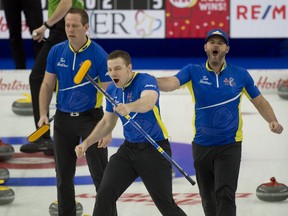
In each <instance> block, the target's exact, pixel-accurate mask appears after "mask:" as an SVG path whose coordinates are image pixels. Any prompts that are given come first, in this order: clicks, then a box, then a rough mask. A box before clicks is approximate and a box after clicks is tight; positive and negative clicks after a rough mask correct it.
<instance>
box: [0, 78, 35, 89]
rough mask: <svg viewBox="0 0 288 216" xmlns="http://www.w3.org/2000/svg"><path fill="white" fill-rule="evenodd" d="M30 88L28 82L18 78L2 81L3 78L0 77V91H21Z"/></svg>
mask: <svg viewBox="0 0 288 216" xmlns="http://www.w3.org/2000/svg"><path fill="white" fill-rule="evenodd" d="M22 90H25V91H27V90H30V86H29V84H25V83H23V82H21V81H19V80H16V79H15V80H13V81H9V82H4V81H3V78H0V91H22Z"/></svg>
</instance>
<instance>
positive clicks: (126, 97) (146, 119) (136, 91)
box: [106, 73, 168, 143]
mask: <svg viewBox="0 0 288 216" xmlns="http://www.w3.org/2000/svg"><path fill="white" fill-rule="evenodd" d="M145 90H154V91H156V92H157V93H158V95H159V89H158V86H157V81H156V79H155V78H154V77H152V76H150V75H148V74H144V73H134V75H133V78H132V80H131V81H130V82H129V83H127V85H126V86H125V88H123V89H122V88H117V87H116V86H115V85H114V83H111V84H110V85H109V87H108V88H107V93H108V94H109V95H111V96H112V98H114V99H115V101H117V102H118V103H131V102H134V101H136V100H138V99H139V98H140V96H141V92H142V91H145ZM106 111H107V112H113V105H112V104H111V103H110V102H109V101H107V103H106ZM129 115H130V116H131V118H132V119H133V120H134V121H136V122H137V123H138V124H140V125H141V127H142V129H143V130H144V131H145V132H147V134H149V135H150V136H151V138H152V139H154V140H155V141H160V140H164V139H167V137H168V134H167V130H166V128H165V126H164V124H163V122H162V120H161V116H160V109H159V97H158V100H157V102H156V104H155V106H154V108H153V109H152V110H150V111H148V112H146V113H135V112H132V113H130V114H129ZM120 119H121V121H122V125H123V128H124V137H125V139H126V140H127V141H129V142H132V143H136V142H147V140H146V138H145V137H144V136H143V135H142V134H141V133H139V132H138V130H137V129H135V128H134V127H133V125H132V124H129V123H128V122H127V119H126V118H125V117H122V116H121V117H120Z"/></svg>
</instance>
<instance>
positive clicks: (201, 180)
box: [193, 142, 242, 216]
mask: <svg viewBox="0 0 288 216" xmlns="http://www.w3.org/2000/svg"><path fill="white" fill-rule="evenodd" d="M241 146H242V144H241V142H235V143H232V144H227V145H223V146H211V147H207V146H201V145H198V144H196V143H194V142H193V158H194V167H195V170H196V178H197V184H198V187H199V191H200V196H201V199H202V206H203V209H204V212H205V216H236V204H235V194H236V190H237V183H238V176H239V169H240V161H241V148H242V147H241Z"/></svg>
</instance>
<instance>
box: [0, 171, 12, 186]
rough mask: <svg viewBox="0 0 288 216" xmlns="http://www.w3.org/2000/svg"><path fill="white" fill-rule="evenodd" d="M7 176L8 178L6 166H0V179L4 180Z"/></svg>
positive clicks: (8, 173)
mask: <svg viewBox="0 0 288 216" xmlns="http://www.w3.org/2000/svg"><path fill="white" fill-rule="evenodd" d="M9 178H10V172H9V170H8V169H6V168H0V180H3V181H4V182H6V181H7V180H8V179H9ZM0 183H1V182H0Z"/></svg>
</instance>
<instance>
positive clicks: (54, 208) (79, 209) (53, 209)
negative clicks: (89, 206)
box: [49, 201, 83, 216]
mask: <svg viewBox="0 0 288 216" xmlns="http://www.w3.org/2000/svg"><path fill="white" fill-rule="evenodd" d="M49 214H50V216H58V215H59V214H58V202H57V201H55V202H53V203H51V205H50V206H49ZM82 214H83V206H82V204H81V203H79V202H77V201H76V216H81V215H82Z"/></svg>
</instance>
